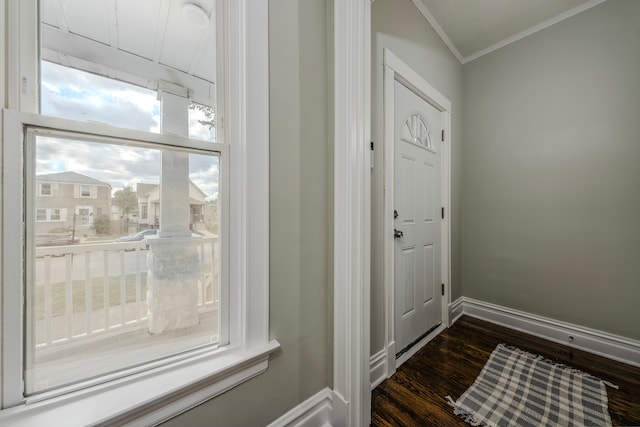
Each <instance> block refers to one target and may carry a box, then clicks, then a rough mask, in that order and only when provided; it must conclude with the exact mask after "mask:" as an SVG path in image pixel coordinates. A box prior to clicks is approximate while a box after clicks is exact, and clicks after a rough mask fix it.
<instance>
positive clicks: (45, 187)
mask: <svg viewBox="0 0 640 427" xmlns="http://www.w3.org/2000/svg"><path fill="white" fill-rule="evenodd" d="M52 194H53V192H52V191H51V184H48V183H44V182H43V183H41V184H40V195H41V196H51V195H52Z"/></svg>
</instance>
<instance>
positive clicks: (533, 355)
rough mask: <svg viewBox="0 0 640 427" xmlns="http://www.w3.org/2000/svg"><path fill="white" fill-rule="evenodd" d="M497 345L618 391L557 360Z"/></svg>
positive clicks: (613, 385)
mask: <svg viewBox="0 0 640 427" xmlns="http://www.w3.org/2000/svg"><path fill="white" fill-rule="evenodd" d="M499 345H501V346H503V347H504V348H507V349H509V350H512V351H515V352H517V353H520V354H523V355H526V356H528V357H530V358H532V359H533V360H537V361H540V362H544V363H548V364H550V365H552V366H555V367H558V368H560V369H564V370H566V371H568V372H571V373H572V374H574V375H577V376H580V377H585V378H591V379H593V380H594V381H600V382H601V383H603V384H605V385H608V386H609V387H612V388H615V389H618V386H617V385H615V384H612V383H610V382H608V381H605V380H603V379H602V378H599V377H596V376H595V375H591V374H589V373H587V372H584V371H581V370H580V369H576V368H574V367H573V366H568V365H565V364H564V363H560V362H558V361H557V360H553V359H549V358H548V357H544V356H541V355H539V354H533V353H529V352H528V351H525V350H521V349H519V348H518V347H514V346H512V345H509V344H506V343H500V344H499Z"/></svg>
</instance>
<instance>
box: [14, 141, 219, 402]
mask: <svg viewBox="0 0 640 427" xmlns="http://www.w3.org/2000/svg"><path fill="white" fill-rule="evenodd" d="M30 142H31V143H32V144H33V145H34V150H33V151H34V152H35V162H34V163H35V170H34V174H33V176H32V177H31V180H32V182H33V184H32V185H31V188H35V189H37V188H41V189H42V188H43V187H45V188H46V187H49V188H50V189H51V193H52V194H51V195H50V196H43V195H42V194H41V192H39V193H36V194H33V195H32V197H33V200H34V205H35V206H34V207H35V222H34V223H33V224H32V226H31V230H32V235H33V238H34V239H35V244H36V245H35V248H34V252H33V253H34V256H33V258H32V263H31V266H30V268H31V270H30V271H31V273H30V274H29V275H28V277H31V280H30V281H29V283H31V284H32V285H31V286H29V287H28V288H27V295H28V298H27V315H28V321H27V328H26V329H27V342H28V343H31V345H30V346H29V355H28V357H27V360H28V361H29V364H28V366H27V370H26V379H27V381H26V388H27V390H26V391H27V393H35V392H40V391H44V390H47V389H50V388H53V387H58V386H62V385H66V384H71V383H75V382H78V381H81V380H86V379H88V378H92V377H95V376H98V375H102V374H106V373H109V372H113V371H117V370H121V369H125V368H128V367H131V366H136V365H140V364H143V363H148V362H151V361H154V360H158V359H161V358H163V357H166V356H170V355H172V354H175V353H178V352H182V351H185V350H188V349H193V348H197V347H199V346H204V345H211V344H215V343H216V342H217V337H218V335H219V329H218V324H219V323H218V310H217V303H218V286H217V283H218V275H219V249H218V238H217V234H216V233H214V231H216V227H217V223H218V209H217V194H218V183H219V178H218V170H219V167H218V165H219V158H218V156H217V155H216V154H215V153H201V152H191V153H189V204H190V208H189V212H190V215H191V216H190V219H189V221H190V227H191V229H192V236H191V237H190V238H189V242H188V244H185V245H184V246H182V247H181V249H180V252H181V253H182V254H181V255H184V253H188V254H189V255H188V262H187V263H186V264H185V265H183V266H182V267H181V268H180V269H179V271H178V272H177V273H178V274H177V275H176V276H177V277H178V278H176V277H174V276H173V275H174V274H175V272H174V273H171V276H172V277H170V278H164V277H163V276H162V274H160V273H159V272H156V273H155V275H154V273H153V268H151V269H150V268H149V265H152V263H151V261H150V260H148V258H149V256H150V255H149V253H150V250H149V246H150V245H151V246H152V249H153V245H154V240H152V239H154V238H155V237H156V234H157V233H156V231H157V224H158V221H159V215H160V203H161V200H160V195H161V193H160V191H159V185H158V182H159V180H160V169H161V168H160V164H161V156H162V155H163V153H167V152H169V153H170V152H173V151H175V150H174V149H171V148H169V147H163V146H158V145H154V146H152V145H149V144H140V145H138V146H136V144H133V143H131V142H130V141H129V142H128V143H127V144H123V142H124V141H119V140H107V139H104V138H99V139H96V138H95V137H91V136H89V135H75V136H74V138H73V139H68V138H67V136H66V135H60V136H56V135H55V134H52V132H51V131H47V133H46V136H45V135H41V134H38V133H37V131H34V134H33V136H32V140H31V141H30ZM34 184H35V185H34ZM89 196H90V197H91V198H89V199H88V198H87V197H89ZM142 211H144V212H147V213H148V215H147V217H148V218H147V219H143V218H141V216H140V217H139V216H138V215H137V213H138V212H142ZM63 212H64V213H66V214H65V215H63V214H62V213H63ZM98 212H103V213H102V214H98ZM108 212H110V214H107V213H108ZM140 230H149V231H152V233H146V234H144V233H145V232H144V231H143V232H142V233H143V234H144V236H143V235H141V233H139V231H140ZM138 236H140V238H138ZM144 238H146V240H143V239H144ZM150 239H151V240H150ZM156 240H157V239H156ZM156 249H157V251H156V252H154V255H155V256H156V257H162V256H174V255H172V253H173V252H172V251H175V250H176V248H175V247H174V248H171V249H167V250H169V252H168V253H164V252H163V251H164V249H158V248H156ZM176 258H177V259H179V256H176ZM150 275H154V278H153V280H150ZM167 287H168V288H167ZM150 298H151V299H153V301H151V300H150ZM176 299H178V300H179V304H178V305H177V306H176V305H175V304H174V303H175V301H176ZM169 309H171V310H177V311H178V312H179V313H178V315H176V314H175V313H173V314H171V313H169V311H171V310H169ZM177 319H182V320H184V319H190V320H189V322H188V323H184V322H182V320H177ZM150 322H154V324H153V326H152V327H153V328H154V329H153V330H154V332H155V333H150V332H149V328H150V325H149V323H150ZM176 322H177V323H176ZM181 322H182V323H181ZM176 324H177V325H179V327H178V328H174V326H176ZM176 329H177V331H176ZM179 331H181V332H180V333H176V332H179ZM165 332H166V333H165ZM184 334H187V335H184ZM97 340H102V341H97ZM98 342H102V343H101V344H100V345H98V346H96V343H98ZM143 349H144V351H142V350H143ZM105 352H106V353H108V354H110V356H109V357H105ZM69 365H73V366H74V368H73V369H66V368H65V366H69Z"/></svg>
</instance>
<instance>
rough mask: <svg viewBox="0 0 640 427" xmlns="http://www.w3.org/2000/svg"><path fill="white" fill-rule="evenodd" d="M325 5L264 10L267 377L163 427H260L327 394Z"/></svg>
mask: <svg viewBox="0 0 640 427" xmlns="http://www.w3.org/2000/svg"><path fill="white" fill-rule="evenodd" d="M328 6H329V5H328V4H327V1H326V0H313V1H311V0H305V1H297V0H270V1H269V37H270V40H269V49H270V53H269V60H270V99H271V104H270V126H271V132H270V168H271V177H270V179H271V182H270V216H271V221H270V235H271V237H270V246H271V249H270V250H271V253H270V257H271V261H270V269H271V273H270V302H271V316H270V325H269V326H270V334H271V337H272V338H275V339H277V340H278V341H279V342H280V344H281V346H282V347H281V351H279V352H278V353H276V354H275V356H273V357H272V358H271V360H270V362H269V369H268V370H267V372H265V373H264V374H262V375H260V376H258V377H257V378H254V379H252V380H250V381H248V382H246V383H244V384H242V385H240V386H238V387H237V388H235V389H233V390H231V391H229V392H227V393H224V394H222V395H221V396H219V397H217V398H215V399H213V400H211V401H209V402H206V403H204V404H202V405H200V406H199V407H197V408H195V409H193V410H191V411H189V412H187V413H185V414H183V415H181V416H179V417H177V418H175V419H173V420H171V421H170V422H167V423H166V426H176V427H177V426H180V427H182V426H189V427H192V426H207V427H211V426H224V427H230V426H241V427H250V426H264V425H266V424H268V423H269V422H271V421H273V420H274V419H276V418H278V417H279V416H281V415H282V414H284V413H285V412H286V411H288V410H289V409H291V408H293V407H294V406H296V405H298V404H299V403H301V402H302V401H304V400H305V399H307V398H308V397H310V396H312V395H313V394H315V393H317V392H318V391H320V390H321V389H323V388H324V387H326V386H330V385H331V372H330V366H329V364H330V361H331V358H332V353H331V352H332V349H331V345H330V341H331V336H332V334H331V330H330V329H329V322H330V319H329V303H328V295H329V291H330V287H331V277H332V273H331V272H330V271H329V264H328V263H329V259H330V257H331V253H332V247H331V246H330V239H331V233H332V231H331V223H330V218H331V217H330V216H329V212H330V203H331V202H330V201H331V198H332V197H333V196H332V193H331V187H330V186H329V185H328V184H329V183H330V170H331V169H330V168H331V166H330V163H331V162H330V157H329V153H330V151H329V150H330V142H329V136H330V134H331V132H330V130H329V116H328V109H329V102H332V101H330V100H329V98H328V96H329V90H328V77H329V76H328V73H327V70H328V67H329V63H328V57H327V40H328V39H327V37H328V33H327V25H329V24H330V22H328V20H327V7H328Z"/></svg>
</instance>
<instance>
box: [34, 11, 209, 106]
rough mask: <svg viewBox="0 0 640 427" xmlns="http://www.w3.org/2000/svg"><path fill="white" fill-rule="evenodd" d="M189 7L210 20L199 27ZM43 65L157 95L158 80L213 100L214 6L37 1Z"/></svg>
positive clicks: (201, 97)
mask: <svg viewBox="0 0 640 427" xmlns="http://www.w3.org/2000/svg"><path fill="white" fill-rule="evenodd" d="M185 3H192V4H195V5H197V6H199V7H200V8H201V9H202V10H203V11H204V13H205V14H206V15H207V16H209V23H208V25H206V26H204V27H199V26H197V25H194V24H193V23H191V22H189V21H188V20H187V19H186V17H185V16H184V14H183V9H182V7H183V5H184V4H185ZM41 4H42V6H41V20H42V22H43V25H42V31H41V40H42V42H41V43H42V56H43V59H46V60H49V61H53V62H56V63H59V64H62V65H67V66H73V67H75V68H80V69H83V70H85V71H89V72H93V73H97V74H101V75H105V76H108V77H112V78H119V79H121V80H124V81H129V82H130V83H135V84H138V85H141V86H145V87H149V88H151V89H156V88H157V84H158V81H159V80H165V81H169V82H171V83H174V84H177V85H180V86H183V87H186V88H188V89H189V90H191V92H192V93H193V94H194V95H195V96H194V98H200V99H203V100H204V99H208V98H211V97H213V94H214V87H213V85H214V83H215V80H216V79H215V75H216V61H215V58H216V54H215V52H216V25H215V22H216V17H215V10H214V9H215V0H91V1H87V0H41Z"/></svg>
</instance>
